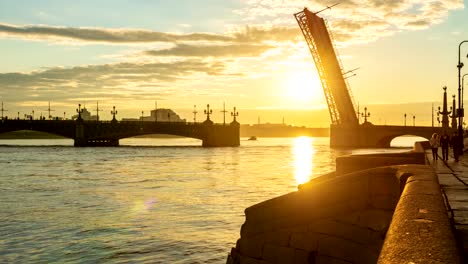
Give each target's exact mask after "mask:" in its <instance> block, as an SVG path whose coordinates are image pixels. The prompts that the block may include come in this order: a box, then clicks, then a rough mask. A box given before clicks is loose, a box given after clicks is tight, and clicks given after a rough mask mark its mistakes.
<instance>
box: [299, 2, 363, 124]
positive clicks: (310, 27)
mask: <svg viewBox="0 0 468 264" xmlns="http://www.w3.org/2000/svg"><path fill="white" fill-rule="evenodd" d="M294 16H295V17H296V20H297V23H298V24H299V27H300V28H301V30H302V34H303V35H304V37H305V39H306V41H307V45H308V46H309V50H310V52H311V53H312V57H313V58H314V62H315V66H316V67H317V71H318V74H319V76H320V81H321V82H322V86H323V91H324V93H325V98H326V100H327V104H328V110H329V112H330V117H331V121H332V124H333V125H346V126H357V125H359V122H358V119H357V116H356V112H355V110H354V106H353V102H352V99H351V96H350V93H349V90H348V87H347V85H346V81H345V79H344V78H343V71H342V68H341V67H340V64H339V61H338V58H337V56H336V53H335V49H334V47H333V43H332V40H331V38H330V35H329V34H328V30H327V26H326V24H325V21H324V20H323V18H321V17H319V16H317V14H316V13H312V12H310V11H309V10H308V9H307V8H304V10H303V11H302V12H299V13H297V14H294Z"/></svg>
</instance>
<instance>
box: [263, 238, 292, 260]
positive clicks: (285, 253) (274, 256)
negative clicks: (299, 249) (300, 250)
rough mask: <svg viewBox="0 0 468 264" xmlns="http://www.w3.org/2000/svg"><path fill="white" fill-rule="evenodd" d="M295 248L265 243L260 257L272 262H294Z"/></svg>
mask: <svg viewBox="0 0 468 264" xmlns="http://www.w3.org/2000/svg"><path fill="white" fill-rule="evenodd" d="M295 251H296V250H295V249H294V248H289V247H281V246H276V245H273V244H268V243H266V244H265V247H264V248H263V254H262V259H264V260H266V261H268V262H270V263H272V264H283V263H294V256H295Z"/></svg>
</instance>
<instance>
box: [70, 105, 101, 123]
mask: <svg viewBox="0 0 468 264" xmlns="http://www.w3.org/2000/svg"><path fill="white" fill-rule="evenodd" d="M82 110H83V112H82V113H81V118H82V119H83V120H86V121H97V120H98V118H97V116H95V115H91V113H90V112H89V111H88V109H86V107H85V108H83V109H82ZM77 118H78V115H74V116H72V120H76V119H77Z"/></svg>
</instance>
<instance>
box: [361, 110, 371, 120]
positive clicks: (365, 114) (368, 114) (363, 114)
mask: <svg viewBox="0 0 468 264" xmlns="http://www.w3.org/2000/svg"><path fill="white" fill-rule="evenodd" d="M362 116H363V117H364V124H366V123H367V118H368V117H370V112H367V107H364V113H362Z"/></svg>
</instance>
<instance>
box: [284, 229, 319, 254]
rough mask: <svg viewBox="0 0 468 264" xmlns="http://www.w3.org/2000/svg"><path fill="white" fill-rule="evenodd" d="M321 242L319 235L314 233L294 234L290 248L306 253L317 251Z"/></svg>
mask: <svg viewBox="0 0 468 264" xmlns="http://www.w3.org/2000/svg"><path fill="white" fill-rule="evenodd" d="M318 240H319V234H317V233H314V232H306V233H292V234H291V240H290V241H289V246H290V247H292V248H295V249H302V250H305V251H316V250H317V245H318Z"/></svg>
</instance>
